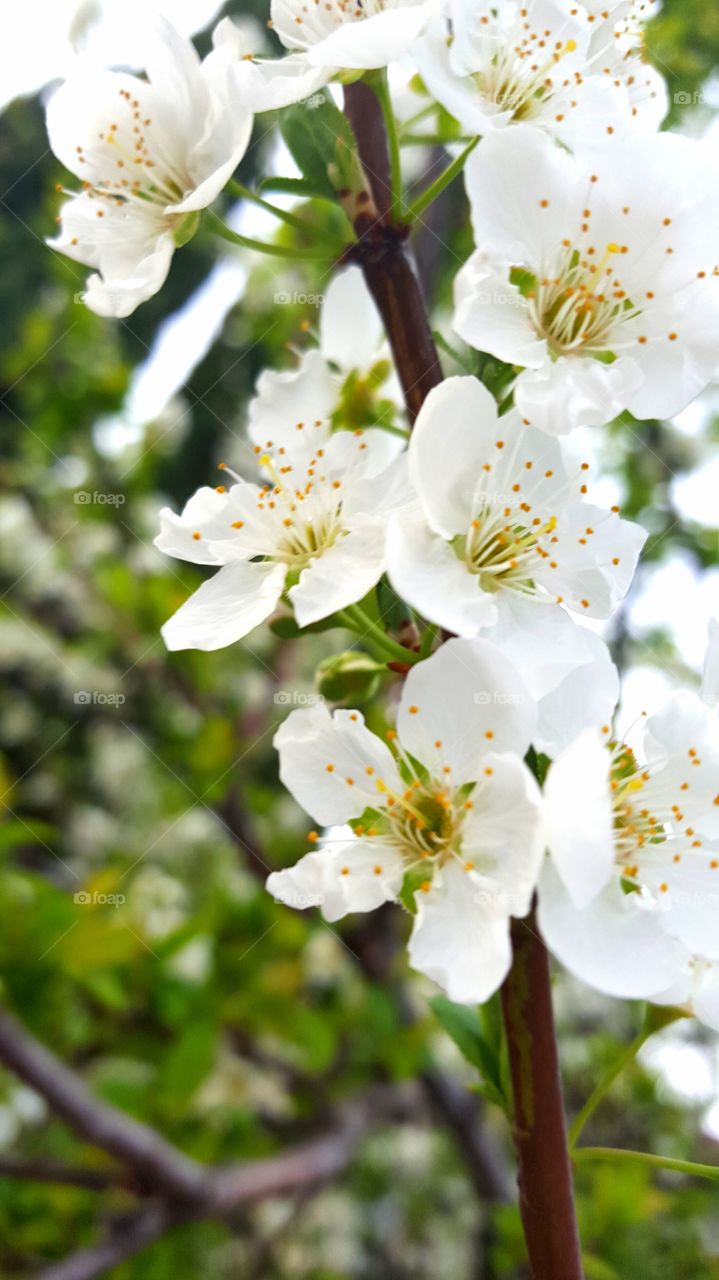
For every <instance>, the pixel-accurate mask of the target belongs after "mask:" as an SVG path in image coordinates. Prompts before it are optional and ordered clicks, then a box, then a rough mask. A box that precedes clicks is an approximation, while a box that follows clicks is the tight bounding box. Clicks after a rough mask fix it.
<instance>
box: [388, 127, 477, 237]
mask: <svg viewBox="0 0 719 1280" xmlns="http://www.w3.org/2000/svg"><path fill="white" fill-rule="evenodd" d="M478 142H479V138H472V141H471V142H468V143H467V146H466V147H465V148H464V151H460V153H459V155H458V156H456V157H455V159H454V160H453V161H452V163H451V164H448V165H447V168H446V169H445V170H444V171H443V172H442V173H440V175H439V177H438V178H435V180H434V182H431V183H430V184H429V186H428V187H426V188H425V190H424V191H423V192H422V194H421V195H419V196H418V197H417V199H416V200H415V201H413V203H412V204H411V205H410V206H409V209H408V210H407V214H406V220H407V222H416V221H417V219H418V218H421V216H422V214H423V213H424V211H425V209H426V208H427V207H428V205H430V204H432V202H433V201H434V200H436V199H437V197H438V196H441V194H442V192H443V191H444V189H445V187H448V186H449V184H450V182H452V181H453V180H454V179H455V178H456V177H457V174H458V173H461V172H462V170H463V168H464V166H465V164H466V161H467V158H468V157H469V156H470V155H471V153H472V152H473V151H474V148H475V147H476V145H477V143H478Z"/></svg>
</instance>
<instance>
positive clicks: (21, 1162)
mask: <svg viewBox="0 0 719 1280" xmlns="http://www.w3.org/2000/svg"><path fill="white" fill-rule="evenodd" d="M0 1178H15V1179H17V1180H20V1181H23V1180H27V1181H29V1182H57V1183H59V1184H60V1185H62V1186H65V1187H81V1188H82V1189H83V1190H85V1191H107V1190H108V1189H109V1188H110V1187H126V1189H127V1190H128V1191H132V1190H133V1189H134V1188H133V1186H132V1184H131V1183H130V1182H129V1181H128V1180H127V1175H126V1173H125V1171H124V1170H123V1169H91V1168H89V1167H88V1168H85V1167H84V1166H83V1165H69V1164H63V1163H62V1161H60V1160H45V1159H44V1158H35V1159H33V1158H28V1159H23V1157H22V1156H0Z"/></svg>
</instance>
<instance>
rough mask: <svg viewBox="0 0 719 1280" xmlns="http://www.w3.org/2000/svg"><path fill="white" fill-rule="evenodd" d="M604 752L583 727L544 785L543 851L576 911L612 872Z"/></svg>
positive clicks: (611, 828) (611, 832)
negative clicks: (548, 853) (547, 851)
mask: <svg viewBox="0 0 719 1280" xmlns="http://www.w3.org/2000/svg"><path fill="white" fill-rule="evenodd" d="M609 766H610V758H609V752H608V750H607V748H606V746H604V744H603V742H602V741H601V739H600V736H599V734H597V733H595V732H594V730H592V729H586V730H585V731H584V733H582V734H581V735H580V737H579V738H577V739H576V741H575V742H573V743H572V744H571V746H569V747H567V748H566V750H565V751H563V752H562V754H561V755H560V756H558V758H557V759H556V760H555V761H554V764H552V765H551V766H550V769H549V773H548V775H547V780H546V782H545V784H544V822H545V831H546V837H547V844H548V846H549V852H550V854H551V856H552V859H553V862H554V865H555V867H556V868H557V871H558V872H559V875H560V876H561V878H562V881H563V883H564V885H565V888H566V889H567V890H568V892H569V895H570V897H571V899H572V902H573V903H574V904H575V906H576V907H578V908H581V907H585V906H586V905H587V904H588V903H590V902H592V901H593V900H594V898H596V896H597V894H599V893H600V892H601V890H602V889H603V888H604V886H605V885H606V883H607V881H608V880H609V878H610V876H611V875H612V873H613V868H614V823H613V816H612V801H611V791H610V788H609Z"/></svg>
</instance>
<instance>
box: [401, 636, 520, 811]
mask: <svg viewBox="0 0 719 1280" xmlns="http://www.w3.org/2000/svg"><path fill="white" fill-rule="evenodd" d="M535 717H536V708H535V704H534V701H533V700H532V698H531V697H530V695H529V693H528V692H527V689H526V686H525V684H524V682H523V681H522V679H521V677H520V676H519V673H518V672H517V670H516V668H515V667H514V666H513V665H512V663H511V662H509V661H508V659H507V658H505V656H504V654H503V653H501V652H500V650H499V649H498V648H496V646H495V645H492V644H488V643H487V641H486V640H448V641H447V642H446V643H445V644H443V645H442V646H441V648H439V649H438V650H437V652H436V653H434V654H433V655H432V657H431V658H427V659H426V661H424V662H420V663H418V664H417V666H415V667H413V668H412V670H411V671H410V673H409V675H408V676H407V679H406V680H405V685H404V689H403V692H402V700H401V702H400V707H399V714H398V717H397V731H398V734H399V739H400V742H401V743H402V746H403V747H404V749H405V750H406V751H409V753H410V755H413V756H415V757H416V758H417V759H418V760H420V761H421V762H422V764H424V765H426V766H427V767H428V768H430V769H431V770H432V772H433V773H434V774H435V776H441V774H440V773H439V770H438V769H437V766H438V765H441V766H442V767H444V766H447V767H448V768H449V769H451V774H450V775H449V776H450V777H451V781H452V783H453V784H454V785H455V786H461V785H462V784H463V783H464V782H476V781H477V779H478V778H479V776H480V771H481V767H482V761H483V758H484V756H485V755H486V754H487V752H489V751H500V752H503V751H511V752H514V753H516V754H517V755H520V756H523V755H524V753H525V751H526V750H527V747H528V746H529V743H530V741H531V738H532V731H533V729H534V723H535ZM437 742H439V743H440V744H441V745H440V747H437V746H436V743H437Z"/></svg>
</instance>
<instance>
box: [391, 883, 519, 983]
mask: <svg viewBox="0 0 719 1280" xmlns="http://www.w3.org/2000/svg"><path fill="white" fill-rule="evenodd" d="M416 901H417V915H416V918H415V923H414V928H413V929H412V935H411V937H410V940H409V961H410V964H411V965H412V968H413V969H418V970H419V972H420V973H424V974H426V975H427V977H428V978H432V979H433V981H434V982H436V983H437V984H438V985H439V986H440V987H442V989H443V990H444V991H446V993H447V995H448V996H449V998H450V1000H455V1001H457V1003H458V1004H481V1003H482V1002H483V1001H485V1000H488V999H489V997H490V996H491V995H493V994H494V992H495V991H496V990H497V989H498V988H499V987H500V986H501V984H502V982H503V981H504V979H505V977H506V976H507V973H508V972H509V966H510V963H511V959H512V948H511V943H510V935H509V915H508V913H507V910H506V907H505V905H504V901H503V894H502V891H501V890H498V889H497V888H496V886H495V885H494V884H493V883H492V881H485V880H483V879H482V877H481V876H475V875H473V874H472V873H469V872H466V871H463V870H462V868H461V867H459V866H457V865H456V864H454V863H453V864H451V865H449V866H447V867H445V868H444V869H443V871H442V873H441V875H439V876H435V879H434V881H433V882H432V887H431V889H430V890H429V892H427V893H422V892H420V893H418V894H416Z"/></svg>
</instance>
